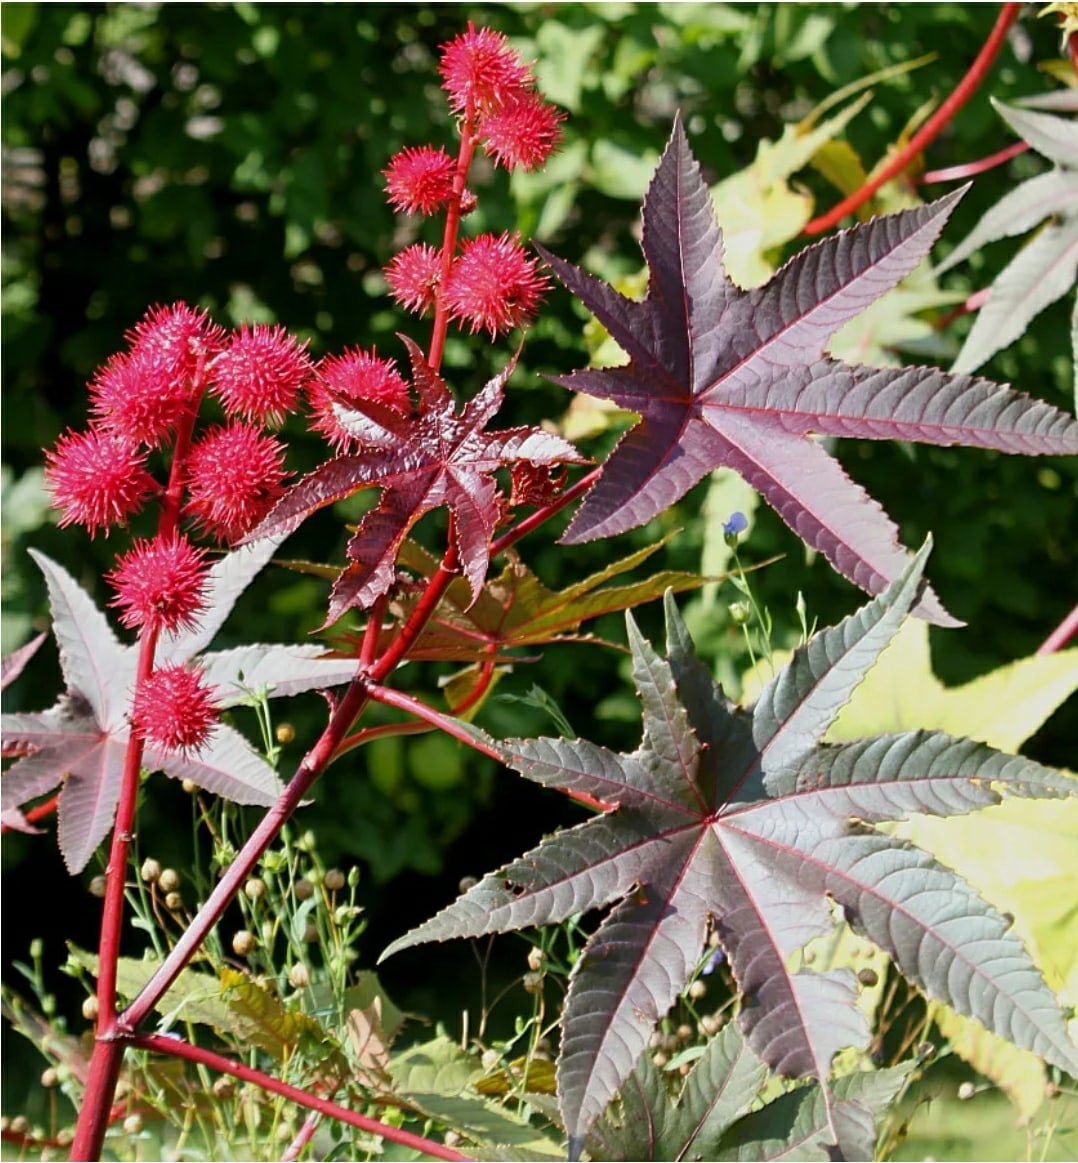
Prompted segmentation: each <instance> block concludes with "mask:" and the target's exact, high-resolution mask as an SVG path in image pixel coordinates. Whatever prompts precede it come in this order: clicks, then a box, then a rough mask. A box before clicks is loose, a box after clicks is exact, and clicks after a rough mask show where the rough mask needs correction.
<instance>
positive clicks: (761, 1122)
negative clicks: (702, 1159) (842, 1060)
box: [709, 1065, 913, 1163]
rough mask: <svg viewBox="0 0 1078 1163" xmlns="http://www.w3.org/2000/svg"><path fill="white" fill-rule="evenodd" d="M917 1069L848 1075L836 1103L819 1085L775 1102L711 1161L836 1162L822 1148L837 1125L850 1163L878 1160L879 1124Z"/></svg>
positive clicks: (746, 1122)
mask: <svg viewBox="0 0 1078 1163" xmlns="http://www.w3.org/2000/svg"><path fill="white" fill-rule="evenodd" d="M912 1069H913V1067H912V1065H904V1066H896V1067H893V1068H892V1069H890V1070H874V1071H871V1072H861V1073H858V1074H848V1075H846V1076H845V1077H843V1078H839V1079H837V1080H836V1081H835V1083H834V1086H833V1094H832V1095H831V1096H830V1101H829V1099H828V1096H827V1094H826V1093H825V1091H824V1090H823V1088H821V1087H819V1086H808V1087H802V1088H801V1089H799V1090H795V1091H793V1092H792V1093H791V1094H785V1095H783V1096H782V1097H781V1098H777V1099H775V1100H774V1102H769V1103H768V1104H767V1106H765V1107H764V1108H763V1109H762V1110H758V1111H754V1112H753V1113H752V1114H750V1115H746V1116H745V1118H743V1119H742V1120H741V1121H740V1122H738V1123H737V1124H735V1125H734V1126H733V1127H732V1128H731V1129H730V1131H729V1133H728V1134H727V1135H726V1136H724V1137H723V1139H722V1141H721V1142H720V1143H719V1144H718V1146H717V1148H716V1150H715V1153H714V1154H712V1155H710V1156H709V1158H711V1159H716V1160H726V1159H736V1160H744V1161H746V1163H748V1161H752V1163H757V1161H762V1160H769V1161H770V1160H775V1161H778V1160H790V1161H791V1163H793V1161H795V1160H809V1159H833V1158H834V1156H833V1155H832V1154H831V1153H830V1152H828V1151H827V1149H826V1148H825V1147H824V1146H822V1144H824V1143H826V1141H827V1139H828V1137H829V1135H831V1134H832V1131H831V1125H832V1123H833V1124H835V1127H836V1129H837V1131H838V1137H839V1139H840V1140H841V1141H842V1142H843V1143H844V1145H845V1146H846V1152H845V1153H846V1157H847V1158H849V1159H873V1158H875V1153H876V1121H877V1119H878V1118H879V1117H880V1115H882V1114H883V1113H884V1112H885V1111H886V1110H887V1109H888V1108H889V1107H890V1106H891V1104H892V1103H893V1102H894V1100H895V1098H896V1097H897V1096H898V1094H899V1092H900V1091H901V1090H902V1087H903V1086H904V1085H905V1082H906V1079H907V1078H908V1077H909V1074H910V1071H911V1070H912Z"/></svg>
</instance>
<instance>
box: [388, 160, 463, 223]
mask: <svg viewBox="0 0 1078 1163" xmlns="http://www.w3.org/2000/svg"><path fill="white" fill-rule="evenodd" d="M455 171H456V163H455V162H454V161H453V159H452V158H451V157H450V156H449V154H447V153H446V152H445V150H444V149H435V147H434V146H432V145H423V146H419V147H418V148H406V149H402V150H401V151H400V153H395V154H394V155H393V156H392V157H391V158H390V159H389V165H388V166H387V167H386V168H385V169H384V170H383V171H382V173H383V175H384V176H385V179H386V193H387V194H388V195H389V204H390V205H391V206H392V207H393V209H394V210H399V211H401V213H404V214H434V213H436V212H437V211H438V210H440V209H441V208H442V207H443V206H446V205H448V203H450V202H451V201H452V200H453V175H454V173H455Z"/></svg>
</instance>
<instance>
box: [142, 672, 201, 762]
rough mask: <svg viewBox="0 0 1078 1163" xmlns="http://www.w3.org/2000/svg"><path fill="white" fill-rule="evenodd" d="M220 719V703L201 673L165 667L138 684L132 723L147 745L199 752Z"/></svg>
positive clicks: (171, 749)
mask: <svg viewBox="0 0 1078 1163" xmlns="http://www.w3.org/2000/svg"><path fill="white" fill-rule="evenodd" d="M217 718H218V706H217V700H216V699H215V698H214V694H213V690H212V689H211V688H210V687H209V686H207V685H206V683H205V681H204V676H203V673H202V671H200V670H198V669H197V668H188V667H186V666H165V667H162V668H161V669H160V670H155V671H154V672H153V673H152V674H151V675H150V676H149V677H148V678H146V679H145V680H144V681H143V682H141V683H139V685H138V689H137V690H136V691H135V701H134V704H133V706H132V708H131V723H132V726H133V727H134V728H135V730H136V731H137V732H138V734H139V735H141V736H142V738H143V739H145V740H146V742H147V743H149V744H151V745H152V746H155V747H160V748H162V749H163V750H165V751H180V752H184V753H186V752H189V751H197V750H198V749H199V748H200V747H201V746H202V745H203V744H204V743H205V742H206V740H207V739H208V738H209V735H210V732H211V731H212V730H213V727H214V725H215V724H216V722H217Z"/></svg>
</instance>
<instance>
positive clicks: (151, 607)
mask: <svg viewBox="0 0 1078 1163" xmlns="http://www.w3.org/2000/svg"><path fill="white" fill-rule="evenodd" d="M106 576H107V580H108V581H109V583H110V584H111V586H112V588H113V589H114V590H115V591H116V596H115V598H113V600H112V602H111V603H110V605H113V606H116V607H118V608H119V609H120V611H121V613H120V622H121V623H122V624H123V625H124V626H126V627H127V628H128V629H134V628H136V627H138V626H143V627H145V628H146V629H147V630H167V631H169V632H170V633H175V632H176V631H178V630H186V629H191V628H192V627H194V625H195V624H196V622H197V619H198V615H199V614H200V613H201V612H202V610H203V608H204V601H205V594H206V566H205V552H204V551H203V550H201V549H196V548H195V547H194V546H193V545H192V544H191V543H190V542H189V541H188V540H187V538H186V537H184V536H182V535H181V534H179V533H172V534H171V535H167V536H164V537H155V538H154V539H153V540H149V541H136V542H135V544H134V546H133V547H132V548H131V549H130V550H129V551H128V552H127V553H125V554H124V555H123V556H122V557H121V558H120V559H119V561H118V562H117V563H116V568H115V569H114V570H112V572H111V573H109V574H107V575H106Z"/></svg>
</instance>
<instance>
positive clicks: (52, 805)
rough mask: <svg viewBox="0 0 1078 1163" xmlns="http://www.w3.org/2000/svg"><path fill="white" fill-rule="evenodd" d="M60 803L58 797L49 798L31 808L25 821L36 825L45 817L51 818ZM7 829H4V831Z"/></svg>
mask: <svg viewBox="0 0 1078 1163" xmlns="http://www.w3.org/2000/svg"><path fill="white" fill-rule="evenodd" d="M59 803H60V797H59V796H58V795H55V796H50V797H49V798H48V799H47V800H44V801H43V802H42V803H40V804H38V805H37V807H34V808H31V809H30V810H29V811H28V812H27V813H26V819H27V820H28V821H29V822H30V823H31V824H36V823H37V822H38V820H43V819H45V817H46V816H51V815H52V814H53V812H55V811H56V808H57V805H58V804H59ZM6 830H7V829H5V831H6Z"/></svg>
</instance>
